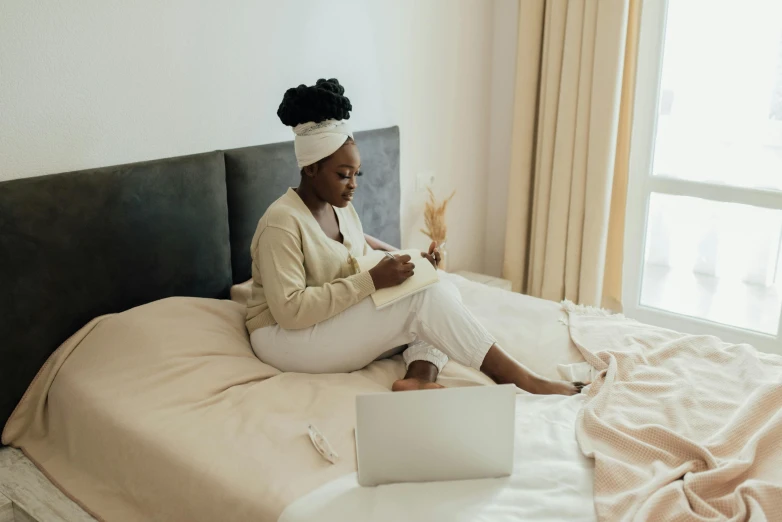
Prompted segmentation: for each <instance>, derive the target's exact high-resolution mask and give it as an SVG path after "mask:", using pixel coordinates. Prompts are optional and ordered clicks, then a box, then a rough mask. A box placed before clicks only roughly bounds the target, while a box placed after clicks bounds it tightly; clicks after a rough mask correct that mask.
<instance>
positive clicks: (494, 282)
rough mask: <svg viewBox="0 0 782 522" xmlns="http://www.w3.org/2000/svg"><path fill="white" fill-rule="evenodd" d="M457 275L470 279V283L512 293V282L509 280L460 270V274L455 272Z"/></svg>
mask: <svg viewBox="0 0 782 522" xmlns="http://www.w3.org/2000/svg"><path fill="white" fill-rule="evenodd" d="M455 274H456V275H460V276H462V277H463V278H465V279H469V280H470V281H475V282H476V283H481V284H484V285H486V286H491V287H494V288H502V289H503V290H507V291H509V292H510V291H511V288H512V285H511V282H510V281H508V280H507V279H502V278H500V277H494V276H490V275H486V274H478V273H475V272H468V271H467V270H460V271H458V272H455Z"/></svg>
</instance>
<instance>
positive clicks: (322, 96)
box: [277, 78, 353, 127]
mask: <svg viewBox="0 0 782 522" xmlns="http://www.w3.org/2000/svg"><path fill="white" fill-rule="evenodd" d="M344 93H345V88H344V87H343V86H341V85H340V84H339V80H337V79H336V78H331V79H329V80H324V79H320V80H318V81H317V82H315V85H312V86H310V87H307V86H306V85H303V84H302V85H299V86H298V87H294V88H292V89H288V90H287V91H285V96H283V98H282V103H280V108H279V109H277V116H279V117H280V121H282V123H284V124H285V125H288V126H290V127H295V126H296V125H299V124H301V123H307V122H308V121H314V122H315V123H320V122H322V121H324V120H329V119H335V120H347V119H350V111H351V110H353V106H352V105H351V104H350V100H349V99H348V98H347V96H345V95H344Z"/></svg>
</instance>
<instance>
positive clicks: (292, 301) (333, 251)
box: [247, 189, 375, 333]
mask: <svg viewBox="0 0 782 522" xmlns="http://www.w3.org/2000/svg"><path fill="white" fill-rule="evenodd" d="M334 211H335V212H336V215H337V219H338V220H339V230H340V232H342V236H343V238H344V241H343V243H338V242H336V241H334V240H333V239H331V238H329V237H328V236H326V234H325V233H324V232H323V229H322V228H321V227H320V225H319V224H318V222H317V221H316V220H315V217H314V216H313V215H312V212H310V209H309V208H308V207H307V205H305V204H304V202H303V201H302V200H301V198H300V197H299V195H298V194H297V193H296V191H295V190H293V189H288V191H287V192H286V193H285V195H283V196H282V197H281V198H280V199H278V200H277V201H275V202H274V203H272V204H271V206H270V207H269V208H268V209H267V210H266V213H265V214H264V215H263V217H262V218H261V220H260V221H259V222H258V228H257V229H256V231H255V235H254V236H253V241H252V245H251V254H252V258H253V266H252V275H253V284H252V294H251V295H250V299H249V300H248V301H247V329H248V330H249V331H250V333H252V332H253V331H254V330H257V329H258V328H263V327H264V326H270V325H273V324H279V325H280V326H281V327H282V328H285V329H286V330H295V329H301V328H308V327H310V326H313V325H315V324H318V323H319V322H321V321H325V320H326V319H329V318H331V317H334V316H335V315H337V314H338V313H340V312H342V311H343V310H345V309H346V308H349V307H351V306H353V305H354V304H356V303H358V302H359V301H361V300H362V299H364V298H365V297H367V296H368V295H370V294H372V293H373V292H374V291H375V285H374V283H373V282H372V277H371V276H370V275H369V272H362V273H359V274H356V273H355V270H354V268H353V263H352V259H353V258H355V257H359V256H362V255H364V254H365V253H367V252H369V250H371V249H370V248H369V245H367V242H366V240H365V239H364V231H363V229H362V227H361V221H360V220H359V217H358V214H356V210H355V209H354V208H353V205H350V204H349V205H348V206H347V207H346V208H336V207H335V208H334Z"/></svg>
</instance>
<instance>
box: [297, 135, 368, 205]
mask: <svg viewBox="0 0 782 522" xmlns="http://www.w3.org/2000/svg"><path fill="white" fill-rule="evenodd" d="M312 167H314V168H310V167H305V169H304V173H305V175H307V176H310V178H311V179H312V183H313V186H314V188H315V193H316V194H317V195H318V197H319V198H320V199H322V200H323V201H326V202H328V203H331V204H332V205H333V206H335V207H347V206H348V203H350V201H351V200H352V199H353V193H354V192H355V191H356V188H357V187H358V176H360V175H361V170H360V169H361V156H360V155H359V153H358V147H357V146H356V143H355V142H354V141H353V140H348V141H346V142H345V144H344V145H342V147H340V148H339V149H338V150H337V152H335V153H334V154H332V155H331V156H329V157H328V158H327V159H325V160H324V161H322V162H320V163H316V164H315V165H313V166H312Z"/></svg>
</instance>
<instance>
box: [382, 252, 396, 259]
mask: <svg viewBox="0 0 782 522" xmlns="http://www.w3.org/2000/svg"><path fill="white" fill-rule="evenodd" d="M383 254H385V256H386V257H390V258H391V259H396V258H395V257H394V254H392V253H391V252H383Z"/></svg>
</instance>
